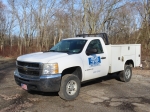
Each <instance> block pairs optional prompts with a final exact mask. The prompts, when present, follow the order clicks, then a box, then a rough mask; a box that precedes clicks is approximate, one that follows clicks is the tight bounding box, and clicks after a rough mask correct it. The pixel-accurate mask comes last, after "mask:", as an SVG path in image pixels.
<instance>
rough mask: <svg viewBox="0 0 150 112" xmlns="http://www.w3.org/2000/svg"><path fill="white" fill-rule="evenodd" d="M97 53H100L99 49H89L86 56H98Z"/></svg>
mask: <svg viewBox="0 0 150 112" xmlns="http://www.w3.org/2000/svg"><path fill="white" fill-rule="evenodd" d="M97 52H98V50H97V49H88V50H86V54H87V55H92V54H96V53H97Z"/></svg>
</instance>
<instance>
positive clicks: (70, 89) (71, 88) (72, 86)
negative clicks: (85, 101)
mask: <svg viewBox="0 0 150 112" xmlns="http://www.w3.org/2000/svg"><path fill="white" fill-rule="evenodd" d="M76 91H77V83H76V82H75V81H74V80H71V81H69V82H68V83H67V85H66V92H67V94H68V95H74V94H75V93H76Z"/></svg>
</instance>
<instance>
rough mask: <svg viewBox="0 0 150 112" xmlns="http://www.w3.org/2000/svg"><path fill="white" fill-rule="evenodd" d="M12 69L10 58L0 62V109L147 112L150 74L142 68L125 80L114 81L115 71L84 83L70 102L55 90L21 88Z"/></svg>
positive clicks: (9, 111)
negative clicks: (40, 90) (51, 91)
mask: <svg viewBox="0 0 150 112" xmlns="http://www.w3.org/2000/svg"><path fill="white" fill-rule="evenodd" d="M14 70H15V64H14V62H13V61H12V62H10V61H9V62H7V61H5V62H3V61H0V112H68V111H70V112H150V77H149V75H143V73H142V72H143V71H144V70H139V71H136V70H134V71H133V77H132V79H131V81H130V82H128V83H124V82H121V81H118V80H117V77H116V75H115V74H114V75H111V76H107V77H103V78H99V79H96V80H93V81H91V82H87V83H84V84H82V87H81V90H80V94H79V96H78V97H77V98H76V99H75V100H74V101H64V100H62V99H61V98H60V97H59V96H58V94H57V93H43V92H30V93H29V92H27V91H25V90H23V89H21V88H20V87H19V86H18V85H16V83H15V81H14V78H13V72H14ZM147 72H148V74H149V73H150V72H149V71H147Z"/></svg>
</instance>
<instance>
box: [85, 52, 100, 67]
mask: <svg viewBox="0 0 150 112" xmlns="http://www.w3.org/2000/svg"><path fill="white" fill-rule="evenodd" d="M88 61H89V65H90V66H91V67H94V66H98V65H100V63H101V58H100V56H96V55H92V57H89V58H88Z"/></svg>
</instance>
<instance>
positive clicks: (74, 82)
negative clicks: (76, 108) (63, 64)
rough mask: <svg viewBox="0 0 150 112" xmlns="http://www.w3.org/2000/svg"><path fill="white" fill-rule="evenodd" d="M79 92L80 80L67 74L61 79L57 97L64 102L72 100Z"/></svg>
mask: <svg viewBox="0 0 150 112" xmlns="http://www.w3.org/2000/svg"><path fill="white" fill-rule="evenodd" d="M79 91H80V80H79V78H78V77H77V76H75V75H72V74H67V75H64V76H63V77H62V81H61V87H60V91H59V93H58V94H59V96H60V97H61V98H62V99H64V100H74V99H75V98H76V97H77V96H78V95H79Z"/></svg>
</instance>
